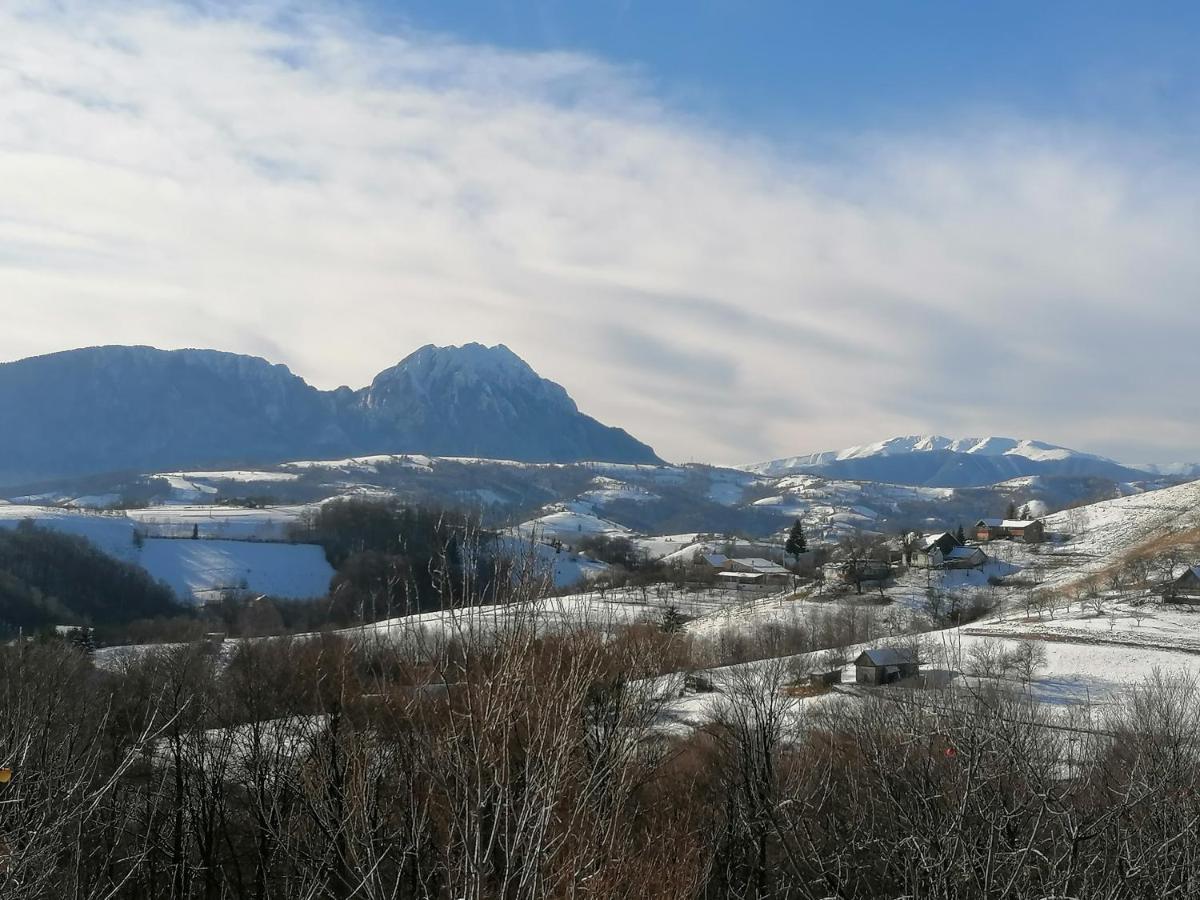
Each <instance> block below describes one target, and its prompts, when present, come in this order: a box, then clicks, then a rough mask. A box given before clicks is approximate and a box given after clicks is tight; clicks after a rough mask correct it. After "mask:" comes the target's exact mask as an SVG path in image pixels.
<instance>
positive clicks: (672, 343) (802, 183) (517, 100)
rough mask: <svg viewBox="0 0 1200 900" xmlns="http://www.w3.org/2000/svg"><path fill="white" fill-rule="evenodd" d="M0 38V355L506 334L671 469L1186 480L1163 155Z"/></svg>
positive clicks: (137, 37) (407, 40) (106, 42)
mask: <svg viewBox="0 0 1200 900" xmlns="http://www.w3.org/2000/svg"><path fill="white" fill-rule="evenodd" d="M284 13H286V15H285V14H284ZM0 33H2V34H4V35H5V36H6V37H5V40H4V42H3V43H2V44H0V316H2V321H3V323H4V328H3V329H2V330H0V357H2V358H15V357H19V356H24V355H28V354H31V353H36V352H46V351H50V350H55V349H62V348H65V347H69V346H78V345H84V344H96V343H152V344H156V345H160V346H215V347H219V348H222V349H229V350H236V351H246V352H253V353H258V354H260V355H266V356H269V357H271V358H272V359H274V360H277V361H283V362H287V363H288V364H289V365H291V366H292V368H293V369H294V370H296V371H297V372H299V373H300V374H302V375H304V376H305V377H306V378H308V379H309V380H310V381H313V382H314V383H316V384H319V385H321V386H325V387H329V386H333V385H336V384H339V383H350V384H353V385H360V384H363V383H365V382H366V381H367V380H369V378H370V377H371V376H372V375H373V374H374V373H375V372H376V371H378V370H380V369H382V368H384V367H386V366H388V365H391V364H393V363H394V362H395V361H396V360H397V359H398V358H399V357H401V356H403V355H405V354H406V353H408V352H409V351H411V350H412V349H414V348H416V347H417V346H418V345H420V344H423V343H426V342H436V343H462V342H465V341H468V340H479V341H485V342H489V343H490V342H497V341H503V342H504V343H507V344H508V345H509V346H511V347H512V348H513V349H514V350H516V351H517V352H518V353H520V354H521V355H523V356H524V357H525V358H526V359H528V360H529V361H530V363H531V364H533V365H534V367H535V368H537V369H538V370H539V371H541V372H542V374H544V375H546V376H548V377H551V378H553V379H554V380H556V381H559V382H561V383H563V384H564V385H565V386H566V387H567V388H568V390H569V391H570V392H571V393H572V395H573V396H575V397H576V399H577V400H578V401H579V403H580V405H581V407H582V408H583V409H585V410H586V411H588V412H591V413H592V414H594V415H596V416H597V417H598V418H601V419H602V420H605V421H608V422H610V423H613V424H619V425H622V426H624V427H626V428H628V429H629V430H630V431H631V432H633V433H634V434H636V435H638V436H639V437H642V438H643V439H645V440H648V441H650V442H651V443H653V444H654V445H655V446H656V448H657V449H658V450H659V451H660V453H663V454H664V455H666V456H668V457H670V458H676V459H708V460H713V461H721V462H731V461H747V460H752V459H756V458H759V457H763V456H769V455H780V454H785V453H795V452H800V451H808V450H814V449H822V448H825V447H831V446H839V445H843V444H849V443H857V442H862V441H866V440H871V439H875V438H878V437H882V436H885V435H889V434H893V433H898V432H919V431H930V430H936V431H942V432H953V433H992V432H1002V433H1014V434H1018V435H1022V436H1024V435H1028V436H1034V437H1040V438H1043V439H1047V440H1054V441H1059V442H1063V443H1070V444H1074V445H1078V446H1081V447H1083V448H1086V449H1094V450H1099V451H1101V452H1104V451H1108V452H1114V453H1122V454H1124V455H1127V456H1129V455H1134V456H1139V457H1152V456H1164V455H1165V456H1175V455H1180V454H1186V453H1193V454H1196V455H1198V456H1200V429H1198V428H1197V426H1196V425H1195V424H1194V423H1196V422H1197V421H1198V417H1197V412H1200V410H1198V408H1197V407H1198V403H1197V400H1196V399H1195V392H1194V390H1193V385H1194V384H1195V383H1196V380H1197V375H1198V374H1200V371H1198V370H1200V362H1197V354H1196V353H1195V351H1194V349H1193V336H1194V335H1195V334H1196V333H1197V326H1198V325H1200V305H1198V304H1197V302H1196V285H1197V284H1198V283H1200V278H1198V277H1197V276H1200V259H1198V258H1197V256H1196V254H1195V252H1194V247H1195V246H1196V243H1197V237H1198V232H1200V229H1198V227H1197V225H1198V221H1197V220H1198V212H1197V207H1196V204H1195V200H1194V198H1195V197H1196V196H1198V194H1197V188H1198V187H1200V170H1198V167H1197V166H1196V165H1195V164H1193V163H1190V162H1187V161H1182V162H1181V161H1179V160H1177V159H1174V158H1172V156H1171V155H1169V154H1168V153H1167V152H1166V151H1163V150H1160V149H1156V148H1155V147H1154V146H1153V145H1149V144H1146V143H1143V144H1137V143H1134V142H1132V141H1127V140H1126V141H1121V142H1118V141H1115V140H1114V139H1112V138H1111V136H1105V135H1098V134H1094V133H1091V132H1088V131H1086V130H1084V129H1071V128H1067V127H1064V126H1062V125H1058V126H1055V127H1051V126H1050V125H1047V124H1044V123H1043V124H1040V125H1039V124H1037V123H1032V122H1028V121H1021V120H1019V119H996V118H990V119H985V120H973V119H971V118H970V117H963V118H962V119H961V120H959V121H956V122H954V123H947V125H946V127H945V129H944V131H943V132H942V133H940V134H938V135H934V136H931V135H913V134H897V133H877V134H863V135H859V136H857V137H854V138H853V139H848V140H847V141H846V142H845V144H844V153H843V155H842V156H841V157H840V158H838V159H830V158H829V157H828V156H822V157H820V158H807V157H805V156H803V154H799V153H796V152H795V151H793V150H788V149H785V148H782V147H775V146H772V145H771V144H770V142H769V141H767V140H765V139H754V137H753V136H746V135H733V134H728V133H723V132H721V131H720V130H718V129H716V128H714V127H706V126H704V125H703V124H701V123H697V122H695V121H693V120H690V119H688V118H686V117H685V116H683V115H681V114H679V113H677V112H674V111H672V110H670V109H667V108H664V107H663V106H662V105H661V104H660V103H658V102H656V99H655V98H654V97H653V96H652V95H651V94H650V93H649V92H648V91H647V90H646V89H644V88H643V87H642V86H641V85H639V82H638V81H637V79H636V78H635V77H633V76H632V75H631V74H629V73H627V72H624V71H622V70H620V69H617V68H614V67H612V66H610V65H607V64H605V63H603V62H602V61H597V60H592V59H588V58H586V57H582V56H579V55H572V54H566V53H560V54H517V53H509V52H503V51H500V50H497V49H494V48H487V47H478V46H468V45H463V44H459V43H455V42H454V41H452V40H449V39H447V38H445V37H438V36H431V35H423V34H419V33H410V34H403V35H393V36H381V35H377V34H372V33H370V32H368V31H366V30H365V29H363V28H361V27H359V26H358V25H355V24H353V23H348V22H346V21H344V20H340V19H338V18H337V17H335V16H333V15H332V14H331V13H330V12H329V11H324V10H322V9H321V8H319V7H308V8H306V9H296V8H287V7H283V6H275V5H267V6H260V7H255V8H254V9H253V11H251V12H246V11H245V10H242V11H239V12H237V13H236V14H235V13H230V12H228V11H226V12H224V13H220V14H218V13H212V12H209V13H200V12H197V11H195V10H194V9H193V8H189V7H183V6H180V7H174V8H162V7H157V8H154V7H150V6H141V5H130V4H117V5H104V4H97V3H78V4H76V3H71V2H68V3H63V4H59V5H56V6H55V7H53V11H51V12H47V11H46V10H45V7H44V6H43V5H42V4H35V5H30V6H28V7H27V8H24V9H22V8H17V9H15V10H14V9H12V8H8V9H6V10H3V11H0Z"/></svg>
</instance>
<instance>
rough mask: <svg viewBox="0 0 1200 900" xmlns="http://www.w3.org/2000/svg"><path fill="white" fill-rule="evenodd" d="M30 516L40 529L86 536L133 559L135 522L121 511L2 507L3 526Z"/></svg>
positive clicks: (114, 553)
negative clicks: (117, 512) (121, 513)
mask: <svg viewBox="0 0 1200 900" xmlns="http://www.w3.org/2000/svg"><path fill="white" fill-rule="evenodd" d="M26 519H29V520H32V521H33V522H34V524H36V525H38V526H39V527H41V528H50V529H53V530H54V531H58V532H61V533H63V534H73V535H76V536H78V537H82V538H87V539H88V540H89V541H91V542H92V543H93V544H95V545H96V546H97V547H99V548H100V549H101V550H102V551H104V552H105V553H107V554H109V555H110V556H115V557H117V558H118V559H123V560H125V561H126V562H132V561H133V558H134V555H135V551H136V548H135V547H134V544H133V532H134V530H135V528H134V524H133V522H131V521H130V520H129V519H128V518H126V517H125V516H123V515H120V514H111V513H99V512H91V511H86V512H85V511H77V510H68V509H61V508H59V507H52V506H26V505H23V504H16V503H10V504H7V505H4V506H0V528H11V527H14V526H16V525H17V524H18V523H20V522H22V521H24V520H26Z"/></svg>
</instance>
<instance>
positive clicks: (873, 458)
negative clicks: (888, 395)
mask: <svg viewBox="0 0 1200 900" xmlns="http://www.w3.org/2000/svg"><path fill="white" fill-rule="evenodd" d="M739 468H740V469H742V470H743V471H746V472H752V473H755V474H758V475H770V476H779V475H787V474H814V475H822V476H825V477H831V478H845V479H850V480H855V481H882V482H890V483H894V484H904V485H914V486H923V487H972V486H983V485H987V484H997V483H999V482H1002V481H1007V480H1009V479H1012V478H1021V477H1025V476H1030V475H1043V476H1049V477H1054V476H1060V477H1081V476H1094V477H1103V478H1108V479H1112V480H1115V481H1133V480H1139V479H1145V478H1146V477H1147V475H1148V474H1149V473H1148V472H1146V471H1143V470H1140V469H1137V468H1134V467H1132V466H1126V465H1123V464H1121V463H1118V462H1116V461H1115V460H1111V459H1108V458H1107V457H1104V456H1098V455H1096V454H1094V453H1084V452H1082V451H1079V450H1072V449H1070V448H1067V447H1060V446H1058V445H1056V444H1049V443H1046V442H1044V441H1036V440H1030V439H1025V438H1008V437H995V436H992V437H983V438H979V437H968V438H948V437H944V436H942V435H906V436H901V437H894V438H888V439H885V440H882V441H876V442H875V443H872V444H863V445H859V446H855V447H847V448H844V449H842V450H826V451H822V452H819V453H810V454H807V455H803V456H792V457H782V458H780V459H774V460H768V461H767V462H761V463H754V464H751V465H747V466H740V467H739Z"/></svg>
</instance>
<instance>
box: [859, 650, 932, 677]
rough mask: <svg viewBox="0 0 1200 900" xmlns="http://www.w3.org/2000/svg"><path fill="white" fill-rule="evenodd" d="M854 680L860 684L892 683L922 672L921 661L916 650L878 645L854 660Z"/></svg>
mask: <svg viewBox="0 0 1200 900" xmlns="http://www.w3.org/2000/svg"><path fill="white" fill-rule="evenodd" d="M854 673H855V674H854V680H855V681H856V682H857V683H858V684H870V685H880V684H891V683H892V682H894V681H903V680H904V679H906V678H915V677H917V676H918V675H920V674H921V662H920V660H919V659H917V653H916V651H915V650H911V649H905V648H894V647H876V648H873V649H868V650H864V651H863V652H862V653H860V654H859V655H858V659H856V660H854Z"/></svg>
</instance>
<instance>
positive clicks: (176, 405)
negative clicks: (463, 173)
mask: <svg viewBox="0 0 1200 900" xmlns="http://www.w3.org/2000/svg"><path fill="white" fill-rule="evenodd" d="M0 422H2V423H3V424H4V441H3V442H0V484H17V483H22V482H33V481H39V480H47V479H52V478H59V477H64V476H75V475H85V474H89V473H101V472H110V471H118V470H123V471H129V470H133V471H138V470H140V471H147V470H156V469H158V470H161V469H172V468H183V467H193V466H211V465H225V466H228V465H229V464H237V465H243V464H250V463H269V462H279V461H283V460H286V459H297V458H306V457H307V458H320V457H327V456H339V455H353V454H366V453H381V452H386V453H406V452H410V453H424V452H434V453H440V454H444V455H461V456H484V457H499V458H505V459H518V460H526V461H535V462H567V461H575V460H581V459H597V460H604V461H612V462H658V461H659V460H658V457H657V456H655V454H654V451H653V450H652V449H651V448H650V447H648V446H646V445H645V444H643V443H641V442H639V441H637V440H635V439H634V438H632V437H631V436H630V435H628V434H627V433H626V432H624V431H622V430H621V429H618V428H609V427H607V426H604V425H602V424H600V423H599V422H597V421H596V420H595V419H592V418H590V417H588V416H586V415H583V414H582V413H580V412H579V410H578V408H577V407H576V406H575V403H574V402H573V401H572V400H571V398H570V397H569V396H568V395H567V392H566V391H565V390H564V389H563V388H562V387H560V386H559V385H557V384H555V383H553V382H551V381H547V380H546V379H543V378H541V377H539V376H538V375H537V373H536V372H534V371H533V370H532V369H531V368H530V367H529V366H528V365H526V364H525V362H524V361H522V360H521V359H520V358H519V357H518V356H517V355H516V354H514V353H513V352H512V351H510V350H509V349H508V348H506V347H503V346H497V347H491V348H488V347H483V346H481V345H479V344H469V345H467V346H465V347H432V346H429V347H423V348H421V349H420V350H418V351H417V352H416V353H413V354H411V355H410V356H408V357H407V358H405V359H404V360H403V361H402V362H401V363H400V364H399V365H397V366H395V367H393V368H391V369H388V370H387V371H385V372H383V373H381V374H380V375H379V376H378V377H377V378H376V379H375V380H374V381H373V382H372V384H371V385H370V386H369V387H366V388H363V389H362V390H359V391H352V390H351V389H349V388H344V387H343V388H338V389H337V390H334V391H320V390H317V389H316V388H314V387H312V386H311V385H309V384H307V383H306V382H305V381H304V380H303V379H302V378H300V377H299V376H297V375H294V374H293V373H292V372H291V371H289V370H288V368H287V367H286V366H282V365H272V364H271V363H269V362H267V361H266V360H264V359H259V358H257V357H251V356H241V355H238V354H233V353H223V352H219V351H215V350H171V351H166V350H157V349H155V348H152V347H124V346H112V347H92V348H87V349H82V350H69V351H65V352H62V353H54V354H50V355H47V356H39V357H32V358H29V359H23V360H19V361H17V362H11V363H4V364H0Z"/></svg>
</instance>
